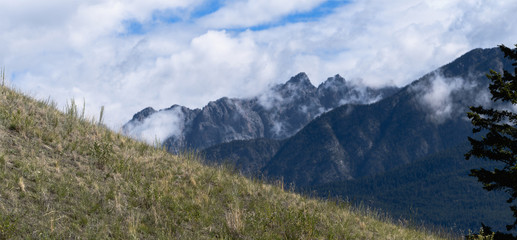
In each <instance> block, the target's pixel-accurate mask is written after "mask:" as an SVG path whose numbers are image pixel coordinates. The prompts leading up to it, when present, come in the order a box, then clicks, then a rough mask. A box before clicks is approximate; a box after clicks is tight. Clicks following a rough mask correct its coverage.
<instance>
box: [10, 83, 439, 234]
mask: <svg viewBox="0 0 517 240" xmlns="http://www.w3.org/2000/svg"><path fill="white" fill-rule="evenodd" d="M65 112H66V113H64V114H63V113H61V112H59V111H57V110H56V109H55V107H54V105H53V104H52V103H49V102H41V101H40V102H38V101H34V100H33V99H31V98H29V97H26V96H23V95H21V94H19V93H17V92H15V91H12V90H10V89H8V88H6V87H4V86H0V179H1V180H2V181H0V239H11V238H14V239H22V238H23V239H26V238H38V239H41V238H44V239H47V238H49V239H72V238H81V239H82V238H88V239H107V238H114V239H130V238H138V239H212V238H225V239H229V238H235V239H242V238H244V239H257V238H266V239H280V238H290V239H320V238H325V239H437V237H435V236H432V235H427V234H426V233H424V232H419V231H415V230H411V229H408V228H403V227H398V226H396V225H393V224H390V223H386V222H382V221H379V220H377V219H375V218H374V217H372V216H366V215H362V214H360V213H358V212H357V211H354V210H352V209H350V208H349V207H347V206H338V205H336V204H334V203H332V202H322V201H316V200H314V199H308V198H305V197H302V196H300V195H297V194H294V193H291V192H286V191H284V190H282V189H281V188H280V187H275V186H271V185H267V184H264V183H262V182H259V181H253V180H249V179H246V178H244V177H242V176H239V175H237V174H234V173H231V172H230V171H229V170H227V169H224V168H214V167H207V166H204V165H202V164H200V163H199V161H198V160H196V159H195V156H173V155H170V154H168V153H167V152H165V151H163V150H159V149H154V148H153V147H150V146H148V145H146V144H144V143H141V142H136V141H134V140H131V139H128V138H126V137H124V136H122V135H120V134H117V133H114V132H111V131H109V130H107V129H105V128H104V127H102V126H98V124H96V123H95V121H94V120H87V119H85V118H84V116H82V114H80V113H79V112H78V109H77V107H76V106H75V104H73V102H71V104H70V106H69V108H67V109H66V110H65Z"/></svg>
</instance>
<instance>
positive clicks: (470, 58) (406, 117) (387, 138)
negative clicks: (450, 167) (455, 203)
mask: <svg viewBox="0 0 517 240" xmlns="http://www.w3.org/2000/svg"><path fill="white" fill-rule="evenodd" d="M503 66H506V67H507V69H509V68H510V66H511V65H510V63H509V62H507V61H505V60H504V57H503V54H502V53H501V52H500V51H499V49H495V48H494V49H486V50H481V49H476V50H473V51H471V52H469V53H467V54H465V55H464V56H462V57H460V58H459V59H457V60H455V61H453V62H452V63H450V64H447V65H445V66H443V67H442V68H440V69H438V70H436V71H435V72H433V73H430V74H427V75H426V76H424V77H422V78H421V79H419V80H418V81H416V82H414V83H412V84H411V85H409V86H407V87H405V88H403V89H402V90H401V91H400V92H399V93H397V94H395V95H393V96H391V97H388V98H385V99H383V100H381V101H379V102H377V103H374V104H370V105H363V106H361V105H347V106H342V107H339V108H337V109H335V110H333V111H330V112H328V113H326V114H323V115H322V116H320V117H318V118H317V119H316V120H314V121H312V122H311V123H310V124H308V125H307V126H306V127H305V128H304V129H302V130H301V131H300V132H298V133H297V134H296V135H295V136H293V137H292V138H290V139H288V140H287V141H286V143H285V144H284V145H282V147H281V148H280V150H279V151H278V152H277V153H276V154H275V156H274V157H273V158H272V160H271V161H269V163H268V165H267V166H265V168H264V169H263V171H264V172H266V173H267V174H266V175H269V176H273V177H281V178H283V179H284V180H285V181H287V182H294V183H295V184H296V185H298V186H307V185H317V184H322V183H325V182H330V181H335V180H346V179H352V178H359V177H362V176H369V175H370V176H371V175H375V174H377V173H382V172H384V171H387V170H389V169H392V168H394V167H397V166H401V165H403V164H407V163H410V162H411V161H414V160H416V159H418V158H420V157H423V156H425V155H428V154H432V153H436V152H439V151H441V150H445V149H447V148H449V147H450V146H454V145H458V144H460V143H462V142H464V141H465V139H466V138H467V136H469V135H470V133H471V129H472V127H471V126H470V123H469V122H468V121H466V120H465V116H466V115H465V114H466V111H467V107H468V106H469V105H471V104H476V103H479V102H480V101H482V100H483V99H482V98H480V96H481V97H483V95H482V93H484V92H487V89H488V81H487V79H486V77H485V74H486V72H487V71H488V70H489V69H498V70H499V69H501V68H502V67H503ZM321 165H324V166H327V167H325V168H324V169H321V168H320V166H321ZM315 176H318V177H317V178H315Z"/></svg>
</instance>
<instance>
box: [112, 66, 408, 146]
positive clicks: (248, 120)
mask: <svg viewBox="0 0 517 240" xmlns="http://www.w3.org/2000/svg"><path fill="white" fill-rule="evenodd" d="M397 91H398V88H396V87H385V88H380V89H374V88H370V87H366V86H361V85H357V84H354V83H352V82H349V81H345V79H344V78H342V77H341V76H339V75H336V76H334V77H331V78H328V79H327V80H326V81H325V82H323V83H321V84H320V85H319V86H318V87H315V86H313V85H312V84H311V82H310V80H309V78H308V77H307V75H306V74H305V73H299V74H298V75H296V76H294V77H292V78H291V79H290V80H289V81H287V82H286V83H285V84H279V85H276V86H273V87H271V88H270V89H269V90H268V91H266V92H264V93H262V94H260V95H259V96H256V97H252V98H246V99H236V98H227V97H224V98H221V99H219V100H217V101H213V102H210V103H208V105H206V106H205V107H203V108H202V109H189V108H187V107H183V106H179V105H173V106H171V107H170V108H167V109H162V110H159V111H156V110H154V109H153V108H151V107H148V108H145V109H143V110H141V111H140V112H138V113H136V114H135V115H134V116H133V118H132V119H131V120H130V121H129V122H128V123H126V124H125V125H124V126H123V128H122V129H123V132H124V133H125V134H127V135H130V136H133V137H136V138H140V139H147V140H148V141H149V142H153V141H154V140H156V139H155V138H156V137H157V136H161V137H163V139H159V140H163V145H164V146H165V147H167V149H169V151H171V152H178V151H180V150H184V149H204V148H207V147H210V146H213V145H216V144H220V143H225V142H230V141H234V140H249V139H257V138H268V139H284V138H287V137H290V136H292V135H293V134H295V133H296V132H297V131H298V130H300V129H301V128H303V127H304V126H305V125H306V124H307V123H309V122H310V121H311V120H313V119H314V118H315V117H317V116H319V115H321V114H322V113H324V112H326V111H329V110H331V109H333V108H335V107H338V106H340V105H342V104H347V103H352V104H365V103H372V102H375V101H378V100H380V99H382V98H383V97H387V96H390V95H391V94H394V93H395V92H397ZM164 132H167V133H166V134H164Z"/></svg>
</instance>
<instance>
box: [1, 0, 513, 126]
mask: <svg viewBox="0 0 517 240" xmlns="http://www.w3.org/2000/svg"><path fill="white" fill-rule="evenodd" d="M0 9H1V12H2V13H1V14H0V32H1V35H0V46H1V47H0V67H3V68H5V71H6V75H7V78H8V79H7V80H8V82H9V84H10V85H11V86H12V87H14V88H16V89H19V90H21V91H22V92H24V93H26V94H28V95H30V96H33V97H35V98H38V99H48V98H50V99H53V100H54V101H55V102H56V103H57V104H58V107H59V108H61V109H63V108H64V107H65V106H66V104H67V102H69V101H70V100H71V99H75V102H78V103H79V104H78V105H79V106H82V105H83V104H82V103H83V102H85V106H86V113H87V114H89V116H92V117H95V116H98V115H99V113H100V109H101V106H104V108H105V111H104V119H105V124H106V125H108V126H109V127H110V128H112V129H114V130H118V129H120V127H121V126H122V125H123V124H124V123H125V122H127V121H128V120H130V119H131V117H132V116H133V114H135V113H136V112H138V111H140V110H141V109H143V108H145V107H148V106H151V107H153V108H155V109H162V108H167V107H170V106H171V105H173V104H180V105H184V106H187V107H189V108H200V107H203V106H204V105H206V104H207V103H208V102H209V101H213V100H216V99H218V98H221V97H224V96H227V97H241V98H242V97H252V96H255V95H257V94H259V93H261V92H263V91H265V90H266V89H267V88H268V87H270V86H272V85H274V84H279V83H284V82H286V81H287V80H289V78H290V77H291V76H294V75H296V74H297V73H299V72H305V73H307V75H308V76H309V78H310V79H311V82H312V83H313V84H314V85H316V86H317V85H318V84H319V83H321V82H323V81H325V80H326V79H327V78H328V77H331V76H334V75H336V74H340V75H341V76H343V77H344V78H345V79H347V81H353V82H357V83H358V84H365V85H368V86H372V87H381V86H386V85H396V86H404V85H406V84H409V83H410V82H412V81H414V80H416V79H417V78H419V77H421V76H422V75H423V74H425V73H428V72H430V71H432V70H434V69H436V68H438V67H440V66H442V65H444V64H446V63H449V62H451V61H452V60H454V59H455V58H457V57H459V56H461V55H462V54H464V53H466V52H468V51H469V50H471V49H474V48H491V47H496V46H497V45H499V44H505V45H507V46H513V45H514V44H516V43H517V15H516V14H515V13H516V12H517V4H516V3H515V1H514V0H498V1H488V0H443V1H440V0H413V1H408V0H407V1H402V0H391V1H386V0H362V1H359V0H357V1H354V0H350V1H345V0H289V1H287V0H285V1H281V0H227V1H222V0H124V1H122V0H81V1H70V0H45V1H41V0H17V1H12V0H0Z"/></svg>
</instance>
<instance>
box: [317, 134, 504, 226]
mask: <svg viewBox="0 0 517 240" xmlns="http://www.w3.org/2000/svg"><path fill="white" fill-rule="evenodd" d="M468 149H469V146H468V144H462V145H459V146H456V147H454V148H452V149H449V150H446V151H442V152H440V153H437V154H432V155H430V156H426V157H425V158H423V159H419V160H417V161H415V162H413V163H411V164H408V165H404V166H401V167H398V168H395V169H393V170H390V171H388V172H385V173H382V174H378V175H375V176H368V177H363V178H360V179H355V180H352V181H343V182H334V183H330V184H325V185H322V186H315V187H313V188H312V189H313V190H316V191H317V192H318V193H319V195H321V196H328V194H329V193H330V194H332V195H334V196H338V197H340V198H348V199H350V200H352V201H354V202H356V203H359V202H361V203H363V204H366V205H368V206H371V207H374V208H376V209H381V211H383V212H388V213H390V214H391V215H392V216H395V217H401V218H403V219H412V220H413V221H415V222H425V223H426V224H432V225H435V226H440V227H443V228H453V229H454V230H455V231H463V232H464V234H467V233H468V230H469V229H470V230H473V231H475V230H477V229H478V228H479V227H480V226H481V225H480V223H484V224H486V225H488V226H491V227H493V228H494V229H504V228H505V226H506V225H507V224H509V223H511V222H512V216H511V212H510V211H508V210H509V205H508V204H505V202H506V200H507V196H506V195H505V193H501V192H487V191H486V190H484V189H483V188H482V184H481V183H479V182H478V181H477V180H476V178H474V177H470V176H468V174H469V173H470V169H473V168H481V167H484V168H486V169H490V168H493V167H494V163H490V162H487V161H482V160H470V161H466V160H465V157H464V154H465V152H467V151H468Z"/></svg>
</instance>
